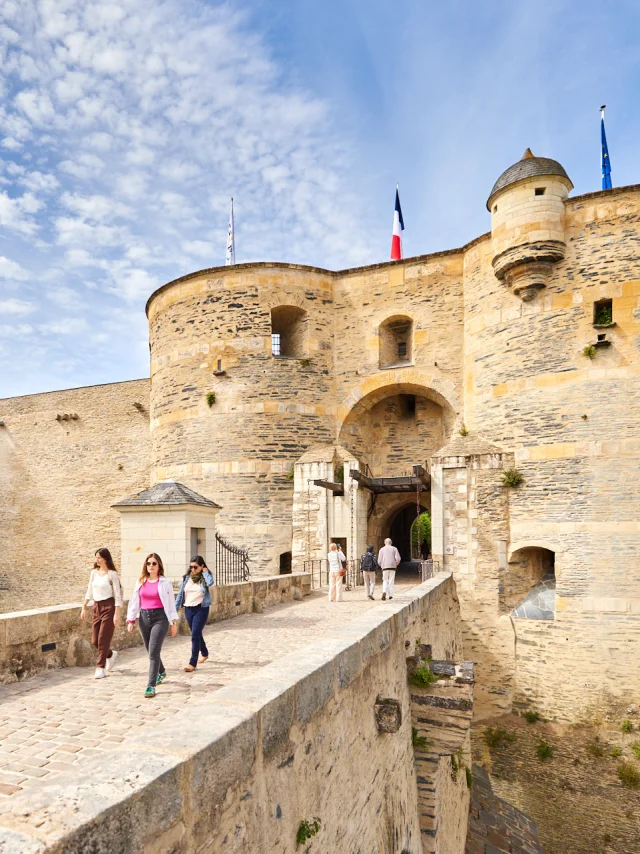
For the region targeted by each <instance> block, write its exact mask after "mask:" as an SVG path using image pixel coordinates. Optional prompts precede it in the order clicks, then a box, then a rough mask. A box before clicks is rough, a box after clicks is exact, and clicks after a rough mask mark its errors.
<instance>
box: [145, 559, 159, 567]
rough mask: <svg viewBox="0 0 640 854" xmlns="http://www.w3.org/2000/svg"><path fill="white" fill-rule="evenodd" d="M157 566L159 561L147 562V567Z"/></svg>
mask: <svg viewBox="0 0 640 854" xmlns="http://www.w3.org/2000/svg"><path fill="white" fill-rule="evenodd" d="M157 565H158V561H157V560H148V561H147V566H157Z"/></svg>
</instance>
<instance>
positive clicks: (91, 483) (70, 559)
mask: <svg viewBox="0 0 640 854" xmlns="http://www.w3.org/2000/svg"><path fill="white" fill-rule="evenodd" d="M148 398H149V381H148V380H134V381H132V382H124V383H110V384H108V385H102V386H91V387H88V388H77V389H70V390H68V391H58V392H50V393H47V394H35V395H29V396H27V397H17V398H6V399H4V400H0V420H2V421H4V427H0V494H1V496H2V498H1V500H0V587H2V588H4V589H0V613H6V612H7V611H15V610H24V609H28V608H36V607H43V606H46V605H59V604H62V603H64V602H78V601H80V600H82V599H83V598H84V593H85V590H86V586H87V582H88V579H89V573H90V570H91V567H92V566H93V560H94V553H95V550H96V549H97V548H100V547H103V546H106V547H107V548H109V549H110V551H111V553H112V555H113V557H114V559H115V561H116V565H118V561H119V554H120V517H119V514H118V513H117V512H116V511H115V510H112V509H111V505H112V504H113V503H114V502H116V501H119V500H120V499H121V498H123V497H124V496H127V495H130V494H131V493H133V492H137V491H139V490H142V489H145V488H146V487H148V486H149V467H150V466H149V459H150V448H149V403H148ZM134 404H139V405H140V406H141V407H142V408H141V409H138V408H136V407H135V406H134ZM58 416H63V417H65V420H58ZM66 416H72V417H71V418H66ZM76 416H77V418H76Z"/></svg>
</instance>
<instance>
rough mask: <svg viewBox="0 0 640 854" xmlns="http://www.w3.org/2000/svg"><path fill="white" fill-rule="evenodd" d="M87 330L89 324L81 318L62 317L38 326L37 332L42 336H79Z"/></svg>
mask: <svg viewBox="0 0 640 854" xmlns="http://www.w3.org/2000/svg"><path fill="white" fill-rule="evenodd" d="M88 329H89V324H88V323H87V321H86V320H85V319H84V318H82V317H63V318H61V319H60V320H52V321H51V322H50V323H41V324H40V325H39V326H38V331H39V332H41V333H42V334H44V335H80V334H82V333H84V332H87V330H88Z"/></svg>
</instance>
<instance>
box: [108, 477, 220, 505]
mask: <svg viewBox="0 0 640 854" xmlns="http://www.w3.org/2000/svg"><path fill="white" fill-rule="evenodd" d="M171 504H173V505H176V504H196V505H198V506H200V507H217V508H220V505H219V504H216V502H215V501H211V500H210V499H209V498H205V497H204V495H199V494H198V493H197V492H194V491H193V489H189V487H188V486H185V485H184V484H183V483H178V481H176V480H172V479H171V478H170V479H168V480H162V481H160V483H156V484H154V485H153V486H151V487H149V489H145V490H144V491H143V492H138V493H136V495H132V496H131V497H130V498H125V499H124V501H118V503H117V504H113V505H112V507H155V506H163V505H164V506H166V505H171Z"/></svg>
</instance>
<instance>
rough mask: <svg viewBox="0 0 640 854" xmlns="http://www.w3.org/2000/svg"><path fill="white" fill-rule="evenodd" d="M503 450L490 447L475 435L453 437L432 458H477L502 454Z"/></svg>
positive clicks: (494, 446)
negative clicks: (483, 455)
mask: <svg viewBox="0 0 640 854" xmlns="http://www.w3.org/2000/svg"><path fill="white" fill-rule="evenodd" d="M504 453H505V450H504V448H499V447H498V446H497V445H492V444H491V443H490V442H487V441H486V440H485V439H483V438H482V437H481V436H478V434H477V433H474V434H471V433H469V434H468V435H466V436H460V435H458V436H454V437H453V438H452V439H451V440H450V441H449V442H448V443H447V444H446V445H445V446H444V447H443V448H440V450H438V451H436V452H435V454H433V456H434V457H438V458H439V457H477V456H479V455H480V454H504Z"/></svg>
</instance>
